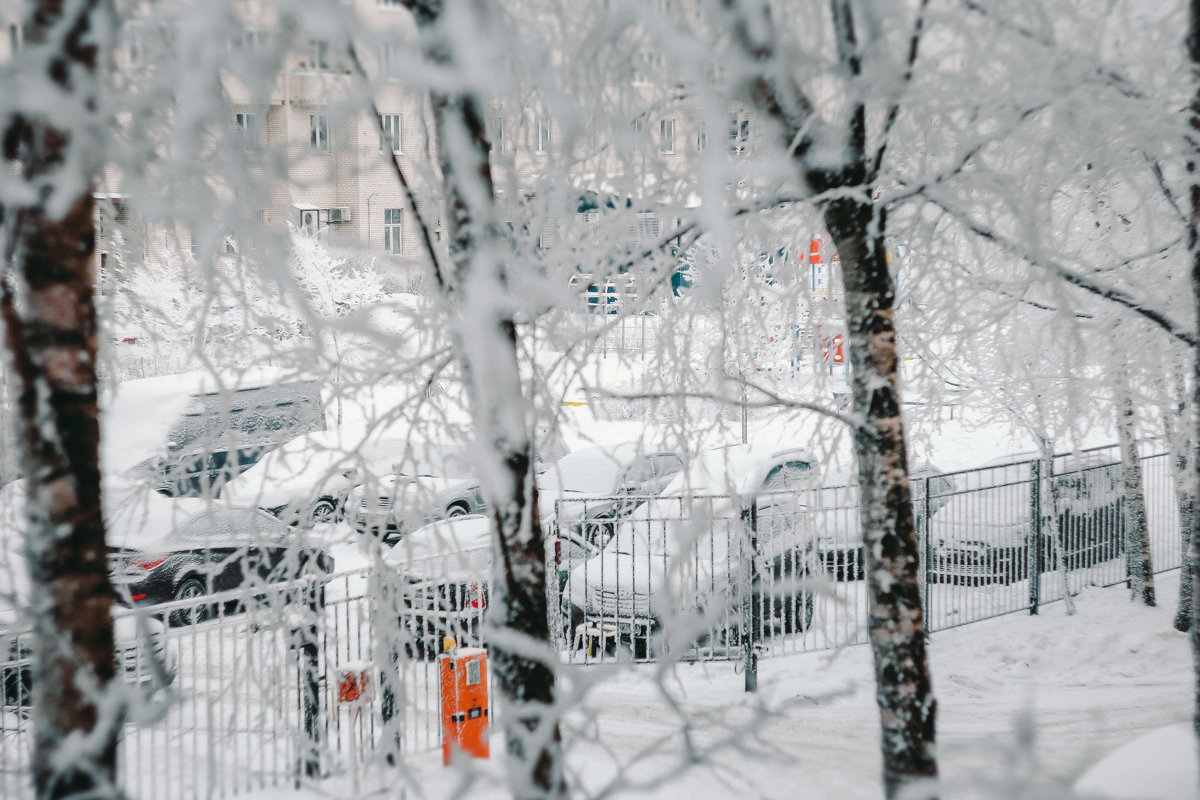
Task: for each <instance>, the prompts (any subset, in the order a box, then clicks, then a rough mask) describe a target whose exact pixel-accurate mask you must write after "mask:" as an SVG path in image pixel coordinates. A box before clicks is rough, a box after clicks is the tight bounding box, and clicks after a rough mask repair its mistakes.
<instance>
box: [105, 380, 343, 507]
mask: <svg viewBox="0 0 1200 800" xmlns="http://www.w3.org/2000/svg"><path fill="white" fill-rule="evenodd" d="M164 410H165V411H166V412H169V413H170V416H171V418H170V420H169V421H168V428H167V431H166V436H165V438H164V439H163V440H161V441H158V442H153V443H151V446H150V448H149V449H148V451H147V450H143V451H140V452H139V454H138V456H139V458H140V459H141V460H140V461H139V462H138V463H137V464H136V465H135V466H134V467H133V468H132V469H128V470H125V471H124V477H125V478H126V479H127V480H132V481H135V482H141V483H145V484H147V485H151V486H153V487H155V488H156V489H157V490H158V491H159V492H161V493H162V494H165V495H168V496H171V497H205V496H210V497H216V496H218V495H219V494H220V492H221V489H222V488H223V487H224V485H225V484H226V483H227V482H228V481H230V480H232V479H233V478H235V477H236V476H238V475H239V474H241V473H242V472H244V471H245V470H247V469H249V468H250V467H251V466H253V465H254V464H255V463H256V462H257V461H258V460H259V459H260V458H262V456H263V455H265V454H266V453H269V452H270V451H271V450H273V449H275V448H276V447H278V446H279V445H281V444H283V443H284V442H287V441H290V440H291V439H294V438H295V437H297V436H299V435H301V434H304V433H308V432H311V431H316V430H324V429H325V406H324V403H323V401H322V398H321V392H320V388H319V386H318V384H317V383H316V382H315V381H311V380H296V379H295V378H294V377H292V376H287V375H285V374H284V373H283V372H282V371H280V370H273V369H267V368H262V369H255V370H245V371H242V372H238V373H231V374H228V375H221V376H213V375H210V374H208V373H187V374H184V375H172V376H170V377H169V378H145V379H140V380H134V381H126V382H125V383H123V384H121V386H120V388H119V391H118V392H117V394H116V395H115V397H114V398H113V402H112V408H111V409H106V414H110V415H113V416H120V417H126V418H129V422H128V423H126V424H124V425H121V426H120V429H119V430H116V431H114V432H113V434H114V436H115V439H116V441H118V442H120V441H123V436H124V434H125V432H126V431H129V430H130V429H131V428H133V427H136V426H140V425H142V424H143V421H144V420H145V419H147V418H157V417H161V416H162V415H163V414H164ZM156 421H157V420H156Z"/></svg>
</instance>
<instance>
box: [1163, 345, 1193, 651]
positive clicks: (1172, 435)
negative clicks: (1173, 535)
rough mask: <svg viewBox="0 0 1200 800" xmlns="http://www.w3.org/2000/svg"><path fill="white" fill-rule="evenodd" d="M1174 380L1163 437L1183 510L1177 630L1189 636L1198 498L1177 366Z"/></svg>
mask: <svg viewBox="0 0 1200 800" xmlns="http://www.w3.org/2000/svg"><path fill="white" fill-rule="evenodd" d="M1175 366H1176V369H1175V375H1174V380H1173V381H1172V382H1171V385H1170V387H1169V389H1168V391H1170V392H1171V397H1172V400H1173V403H1172V406H1173V407H1172V408H1169V409H1165V410H1164V411H1163V415H1162V416H1163V435H1164V436H1165V437H1166V440H1167V447H1168V448H1169V452H1170V456H1171V462H1172V463H1171V475H1172V477H1173V478H1174V482H1175V497H1176V500H1177V501H1178V508H1179V537H1180V540H1181V541H1180V551H1179V555H1180V565H1179V566H1180V569H1179V602H1178V605H1177V606H1176V609H1175V621H1174V625H1175V630H1177V631H1181V632H1184V633H1186V632H1187V631H1188V630H1189V629H1190V628H1191V625H1192V591H1193V586H1192V571H1191V563H1190V562H1189V560H1188V551H1189V549H1190V547H1191V542H1192V513H1193V511H1194V505H1195V496H1194V495H1193V494H1192V486H1191V481H1190V480H1189V479H1188V470H1189V464H1188V458H1189V457H1190V450H1191V447H1192V444H1191V438H1190V436H1189V433H1190V432H1191V430H1192V426H1191V425H1189V424H1188V417H1187V415H1188V404H1187V384H1186V382H1185V381H1184V377H1183V374H1182V372H1181V371H1180V369H1181V368H1180V366H1179V364H1178V362H1176V365H1175Z"/></svg>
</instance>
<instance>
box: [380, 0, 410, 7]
mask: <svg viewBox="0 0 1200 800" xmlns="http://www.w3.org/2000/svg"><path fill="white" fill-rule="evenodd" d="M378 5H379V7H380V8H395V9H400V8H404V3H403V2H401V0H379V2H378Z"/></svg>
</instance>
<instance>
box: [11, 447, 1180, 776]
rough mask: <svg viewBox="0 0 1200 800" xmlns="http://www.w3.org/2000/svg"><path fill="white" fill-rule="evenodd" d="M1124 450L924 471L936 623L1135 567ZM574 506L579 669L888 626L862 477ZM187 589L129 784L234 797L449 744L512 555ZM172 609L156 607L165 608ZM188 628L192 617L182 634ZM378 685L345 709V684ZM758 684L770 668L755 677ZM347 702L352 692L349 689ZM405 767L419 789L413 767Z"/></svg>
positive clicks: (568, 642) (832, 642)
mask: <svg viewBox="0 0 1200 800" xmlns="http://www.w3.org/2000/svg"><path fill="white" fill-rule="evenodd" d="M1115 460H1116V456H1115V452H1114V451H1113V450H1112V449H1108V450H1100V451H1092V452H1090V453H1086V454H1083V456H1082V457H1081V458H1076V457H1074V456H1060V457H1057V458H1055V459H1054V461H1053V463H1052V464H1051V465H1049V469H1047V466H1046V465H1044V464H1042V463H1041V462H1039V461H1027V462H1023V463H1020V464H1008V465H997V466H994V467H987V468H983V469H978V470H969V471H964V472H958V473H951V474H946V475H942V474H929V473H926V474H923V475H920V476H918V477H916V478H914V480H913V497H914V509H915V512H916V527H917V531H918V538H919V541H920V545H921V554H922V563H921V578H922V582H923V585H924V589H925V594H924V599H925V611H926V620H927V625H928V629H929V630H930V631H935V632H936V631H939V630H944V629H947V628H951V627H954V626H957V625H963V624H966V623H969V622H974V621H977V620H982V619H986V618H989V617H993V616H997V615H1000V614H1007V613H1013V612H1020V611H1026V612H1028V611H1030V610H1036V609H1037V607H1038V606H1039V605H1040V604H1042V603H1046V602H1051V601H1054V600H1058V599H1061V598H1062V597H1063V593H1064V592H1066V591H1070V592H1077V591H1079V590H1080V589H1081V588H1082V587H1084V586H1086V585H1111V584H1117V583H1120V582H1122V581H1125V580H1126V577H1127V569H1128V566H1127V558H1128V554H1129V552H1130V548H1129V546H1128V544H1127V543H1126V538H1127V535H1128V531H1127V528H1126V524H1125V521H1124V518H1125V514H1124V511H1125V508H1124V500H1123V497H1122V492H1121V485H1122V484H1121V481H1122V475H1121V472H1120V468H1119V466H1118V465H1117V464H1116V463H1115ZM1141 463H1142V468H1143V478H1144V486H1145V498H1146V511H1147V521H1148V526H1149V532H1150V540H1151V543H1152V552H1153V563H1154V569H1155V570H1159V571H1161V570H1165V569H1170V568H1173V567H1176V566H1178V565H1179V563H1180V555H1181V540H1180V528H1179V516H1178V510H1177V502H1176V499H1175V491H1174V479H1173V472H1172V463H1171V461H1170V459H1169V457H1168V456H1167V455H1165V454H1157V455H1151V456H1147V457H1145V458H1143V459H1142V460H1141ZM617 499H618V500H619V502H617V503H614V502H613V501H614V498H599V499H593V500H586V501H574V500H563V501H560V502H559V503H558V505H557V508H556V514H555V522H554V528H553V532H554V534H555V536H553V537H552V538H551V548H552V550H551V553H552V555H551V558H552V559H553V560H552V564H553V568H552V569H551V570H550V573H549V574H550V576H551V579H550V580H549V586H548V587H547V589H548V593H549V597H548V601H549V608H550V615H551V619H550V624H551V630H552V632H553V634H554V635H555V637H556V639H557V641H558V644H559V648H560V652H561V658H562V659H563V660H564V661H567V662H571V663H577V664H589V663H593V662H597V661H607V660H633V661H639V660H641V661H644V660H651V659H662V658H669V659H676V660H716V659H727V660H738V661H742V662H743V663H744V665H745V666H746V667H747V672H746V674H747V676H750V675H752V674H753V668H754V665H755V664H756V661H757V659H758V658H760V657H762V656H769V655H774V654H782V653H789V652H798V651H810V650H821V649H828V648H836V647H841V646H846V645H850V644H857V643H862V642H865V641H866V640H867V595H866V581H865V580H864V577H865V570H864V565H863V538H862V533H861V531H862V528H861V525H860V523H859V516H858V513H859V512H858V490H857V487H855V486H853V485H849V486H827V487H820V486H818V487H813V488H810V489H807V490H806V491H804V492H801V493H799V494H796V493H772V494H765V495H758V496H756V497H753V498H749V499H739V498H736V497H730V496H692V497H630V496H622V497H621V498H617ZM386 558H387V563H385V562H384V561H383V560H380V559H376V561H375V562H374V563H373V564H372V565H371V566H370V567H368V568H365V569H362V570H358V571H355V572H349V573H340V574H337V575H335V576H332V577H329V576H325V577H322V578H319V579H318V578H308V579H306V580H304V581H297V582H291V583H286V584H274V585H270V586H263V585H257V586H252V587H249V588H248V589H245V590H238V591H232V592H226V593H223V594H220V595H210V596H206V597H204V598H201V599H194V600H190V601H179V602H176V603H172V604H170V605H161V606H155V607H153V608H152V609H150V610H149V613H148V611H147V610H139V611H137V612H132V611H128V610H125V611H122V612H120V616H122V617H124V618H126V619H127V620H128V621H127V622H126V623H124V627H125V628H126V629H129V628H131V627H132V628H133V629H135V631H136V633H132V634H131V633H128V632H127V633H125V634H122V633H121V631H120V628H121V625H122V623H119V624H118V636H117V640H118V646H119V648H120V657H119V670H118V671H119V673H120V674H121V675H123V677H124V680H125V682H126V684H127V685H128V687H129V689H130V691H129V692H128V696H129V697H130V698H132V699H133V700H134V701H135V702H133V703H131V705H130V715H129V717H128V719H127V721H126V724H125V726H124V729H123V732H122V740H121V746H120V750H119V754H118V757H119V765H118V772H119V780H120V784H121V787H122V790H123V791H124V792H125V793H126V794H127V795H128V796H130V797H154V798H163V800H176V798H178V800H192V799H193V798H197V799H198V798H212V797H224V796H230V795H234V794H238V793H241V792H245V791H251V790H258V789H261V788H265V787H270V786H282V785H291V784H297V783H302V782H305V781H310V780H315V779H317V778H320V777H327V776H331V775H339V774H342V775H345V774H347V773H350V772H353V771H355V770H356V769H357V767H358V765H361V764H363V763H364V762H369V761H372V760H375V761H379V760H386V761H387V762H389V763H395V762H396V761H397V760H399V759H402V758H404V757H406V756H408V755H410V754H413V753H422V752H427V751H429V750H432V749H435V748H437V747H438V746H439V744H440V741H441V717H440V708H439V688H438V674H437V664H436V662H435V660H434V656H435V654H436V653H437V652H438V651H439V650H440V643H441V640H442V637H444V636H448V635H449V636H454V637H455V638H456V639H457V640H458V641H459V643H460V644H462V645H466V646H481V645H482V644H483V643H484V641H483V638H484V628H483V619H484V615H485V614H486V611H487V607H488V604H489V601H490V597H489V594H490V592H489V575H488V573H489V570H490V561H491V558H490V552H488V551H486V549H483V550H479V549H477V550H469V551H465V552H459V551H451V552H450V553H449V554H448V555H446V556H443V557H426V558H420V559H415V558H405V557H404V555H403V553H401V552H400V550H399V548H397V550H395V551H393V553H392V554H391V555H388V556H386ZM151 614H152V615H151ZM168 623H171V624H168ZM0 643H3V645H4V648H6V649H4V650H0V796H3V797H5V798H9V797H12V798H24V797H28V796H31V787H30V775H29V756H30V752H31V749H32V740H33V736H32V730H31V722H30V715H29V711H30V705H31V698H30V694H29V680H30V675H29V672H30V670H29V665H30V661H31V654H32V642H31V637H30V636H29V635H28V634H27V633H23V632H20V631H13V630H12V629H8V630H6V631H5V632H4V635H3V636H0ZM343 672H356V673H359V674H363V673H365V674H367V675H369V676H371V677H372V678H376V679H377V680H378V684H377V685H376V686H374V687H372V688H371V690H370V691H367V692H366V693H365V694H364V695H363V697H362V698H360V701H359V702H356V703H346V702H339V680H338V676H339V674H340V673H343ZM747 680H749V677H748V678H747ZM341 699H343V700H344V699H346V698H344V697H343V698H341ZM400 780H403V779H402V778H401V779H400Z"/></svg>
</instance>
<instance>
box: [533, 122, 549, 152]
mask: <svg viewBox="0 0 1200 800" xmlns="http://www.w3.org/2000/svg"><path fill="white" fill-rule="evenodd" d="M549 147H550V118H549V117H546V116H541V115H539V116H538V117H537V118H536V119H535V120H534V140H533V152H535V153H545V152H546V150H547V149H549Z"/></svg>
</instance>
